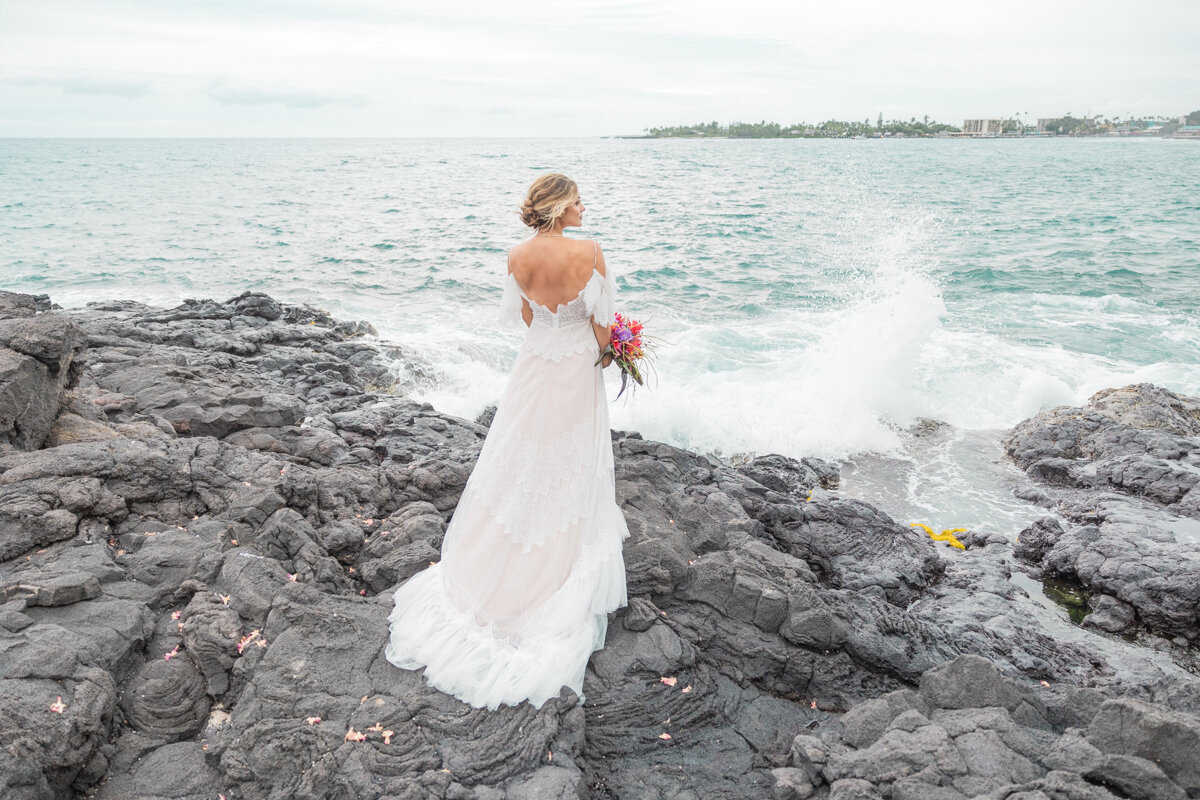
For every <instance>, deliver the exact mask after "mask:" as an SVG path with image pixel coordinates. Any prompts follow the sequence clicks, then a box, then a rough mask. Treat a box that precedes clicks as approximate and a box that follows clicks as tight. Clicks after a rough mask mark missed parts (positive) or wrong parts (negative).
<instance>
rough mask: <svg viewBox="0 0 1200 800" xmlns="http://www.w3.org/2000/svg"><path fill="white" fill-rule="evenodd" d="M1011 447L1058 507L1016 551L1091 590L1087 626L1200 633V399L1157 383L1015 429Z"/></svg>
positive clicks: (1191, 639)
mask: <svg viewBox="0 0 1200 800" xmlns="http://www.w3.org/2000/svg"><path fill="white" fill-rule="evenodd" d="M1006 447H1007V449H1008V453H1009V454H1010V455H1011V457H1012V458H1013V460H1014V461H1015V462H1016V463H1017V465H1018V466H1020V467H1021V468H1023V469H1025V470H1026V474H1027V475H1028V477H1029V478H1030V484H1031V485H1030V487H1029V488H1028V489H1027V491H1028V492H1029V494H1030V496H1031V497H1035V498H1036V499H1037V500H1038V502H1040V503H1041V504H1042V505H1045V506H1046V507H1047V508H1048V509H1050V510H1052V511H1054V512H1055V513H1056V514H1057V516H1058V517H1059V519H1055V518H1048V519H1046V520H1043V521H1042V522H1039V523H1037V524H1035V525H1034V526H1031V528H1030V529H1027V530H1026V531H1023V532H1022V533H1021V536H1020V544H1019V545H1018V547H1017V549H1016V551H1015V555H1016V556H1017V557H1018V558H1020V559H1022V560H1024V561H1025V562H1027V563H1029V564H1031V565H1033V566H1035V567H1036V568H1037V569H1038V570H1040V572H1041V573H1042V574H1044V575H1046V576H1048V577H1053V578H1061V579H1067V580H1069V581H1072V582H1075V583H1078V584H1079V585H1080V586H1081V587H1083V589H1085V590H1086V591H1087V592H1088V593H1090V594H1091V597H1090V599H1089V606H1090V609H1091V613H1090V614H1089V615H1088V617H1087V618H1085V624H1092V625H1095V626H1096V627H1099V628H1101V629H1103V630H1106V631H1109V632H1112V633H1134V632H1149V633H1151V634H1155V635H1158V636H1161V637H1164V638H1166V639H1172V640H1176V642H1177V643H1178V644H1180V645H1182V646H1185V647H1189V648H1194V646H1195V644H1196V642H1197V640H1198V639H1200V400H1196V399H1195V398H1190V397H1184V396H1181V395H1177V394H1174V393H1172V392H1169V391H1167V390H1165V389H1162V388H1160V387H1157V386H1152V385H1150V384H1137V385H1134V386H1127V387H1124V388H1122V389H1108V390H1105V391H1102V392H1098V393H1096V394H1095V395H1094V396H1093V397H1092V398H1091V399H1090V400H1089V401H1088V405H1087V406H1086V407H1084V408H1066V407H1063V408H1055V409H1051V410H1049V411H1043V412H1042V413H1040V414H1038V415H1037V416H1035V417H1033V418H1032V419H1029V420H1026V421H1025V422H1023V423H1021V424H1020V425H1018V426H1017V427H1016V428H1015V429H1014V430H1013V432H1012V434H1011V435H1010V436H1009V438H1008V441H1007V442H1006Z"/></svg>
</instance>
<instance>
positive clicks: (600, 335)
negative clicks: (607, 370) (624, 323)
mask: <svg viewBox="0 0 1200 800" xmlns="http://www.w3.org/2000/svg"><path fill="white" fill-rule="evenodd" d="M595 247H596V271H597V272H599V273H600V274H601V275H603V276H605V277H607V276H608V271H607V268H606V267H605V265H604V251H603V250H601V249H600V245H599V244H597V245H595ZM592 333H594V334H595V335H596V344H598V345H600V349H601V350H603V349H604V348H606V347H608V343H609V342H610V341H611V340H612V326H611V325H597V324H596V323H595V321H593V322H592ZM611 363H612V356H605V357H604V361H602V362H600V365H601V367H607V366H608V365H609V364H611Z"/></svg>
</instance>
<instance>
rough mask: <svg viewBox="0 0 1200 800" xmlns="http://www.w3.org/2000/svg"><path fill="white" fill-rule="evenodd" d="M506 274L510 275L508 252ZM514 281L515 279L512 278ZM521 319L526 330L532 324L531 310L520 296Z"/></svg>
mask: <svg viewBox="0 0 1200 800" xmlns="http://www.w3.org/2000/svg"><path fill="white" fill-rule="evenodd" d="M507 261H508V274H509V275H512V251H511V250H509V251H508V260H507ZM513 280H514V281H515V280H516V277H515V276H514V277H513ZM521 319H522V320H524V321H525V327H526V328H528V327H529V326H530V325H532V324H533V309H532V308H530V307H529V301H528V300H526V299H525V296H524V295H521Z"/></svg>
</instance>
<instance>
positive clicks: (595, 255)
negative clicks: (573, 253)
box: [592, 239, 600, 271]
mask: <svg viewBox="0 0 1200 800" xmlns="http://www.w3.org/2000/svg"><path fill="white" fill-rule="evenodd" d="M599 257H600V245H598V244H596V240H595V239H592V270H593V271H595V269H596V265H597V264H598V263H599V261H598V259H599Z"/></svg>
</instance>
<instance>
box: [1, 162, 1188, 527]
mask: <svg viewBox="0 0 1200 800" xmlns="http://www.w3.org/2000/svg"><path fill="white" fill-rule="evenodd" d="M547 170H558V171H563V172H566V173H568V174H570V175H572V176H573V177H575V178H576V179H577V181H578V182H579V184H580V187H581V190H582V193H583V199H584V202H585V203H586V205H587V207H588V211H587V213H586V214H585V227H584V228H582V229H580V231H579V235H582V236H589V237H595V238H596V239H598V240H599V241H600V242H601V244H602V245H603V246H604V248H605V252H606V253H607V257H608V261H609V264H610V266H611V268H612V269H613V270H614V271H615V273H616V275H617V281H618V287H619V289H620V292H621V305H622V306H624V307H625V308H626V309H627V310H628V311H629V312H631V313H632V314H634V315H635V316H637V317H639V318H641V319H643V320H644V321H646V322H647V324H648V326H649V327H650V328H651V329H652V330H654V331H656V332H658V333H659V334H660V336H661V338H662V339H663V342H662V344H661V346H660V348H659V359H658V385H657V387H656V388H654V389H653V390H652V391H648V392H646V391H643V392H639V393H638V394H637V395H635V396H634V397H633V399H632V400H630V401H629V402H627V403H626V402H625V401H624V400H622V401H621V402H620V403H618V404H617V405H615V406H614V409H613V424H614V426H615V427H619V428H633V429H639V430H641V431H643V433H645V434H646V435H647V436H652V437H655V438H660V439H664V440H667V441H671V442H674V443H677V444H681V445H685V446H689V447H693V448H699V449H702V450H712V451H718V452H721V453H724V454H735V453H742V452H761V451H775V452H783V453H787V454H791V455H806V454H808V455H821V456H825V457H831V458H836V459H848V461H847V467H848V469H847V476H848V484H849V486H848V491H854V490H856V489H857V490H858V491H861V492H864V493H867V492H875V493H876V494H883V495H886V496H888V497H893V498H894V503H893V505H892V508H893V509H894V510H896V511H897V513H900V512H901V511H903V512H904V513H905V514H908V515H912V514H916V513H918V512H920V513H927V514H928V515H931V518H932V517H936V516H938V515H939V514H940V515H943V516H946V517H947V520H946V521H947V523H948V524H960V523H961V522H962V521H963V519H962V518H963V517H964V516H965V517H967V518H968V519H967V521H971V520H977V521H978V523H979V524H984V523H985V522H986V519H987V518H988V516H989V515H995V514H998V513H1001V511H998V510H997V509H998V508H999V506H1005V508H1007V506H1006V505H1005V504H1006V503H1007V501H1002V500H1000V499H997V498H1000V497H1001V496H1002V495H1004V494H1005V492H1004V491H1000V490H996V491H994V492H992V494H990V495H988V497H980V498H975V499H971V498H970V497H969V495H970V494H971V492H972V491H975V490H974V489H972V488H971V487H972V486H975V485H977V484H979V483H980V482H981V481H983V480H984V477H985V473H989V472H990V471H995V470H996V469H1001V471H1002V468H999V467H996V465H995V464H994V463H993V461H994V456H995V452H994V450H995V442H996V441H997V437H998V434H996V433H995V431H997V430H999V429H1003V428H1007V427H1009V426H1011V425H1013V424H1014V423H1016V422H1018V421H1019V420H1021V419H1023V418H1024V417H1027V416H1029V415H1031V414H1033V413H1035V412H1036V411H1037V410H1039V409H1040V408H1043V407H1047V406H1052V405H1058V404H1062V403H1077V402H1083V401H1085V400H1086V399H1087V397H1088V396H1089V395H1090V394H1091V393H1092V392H1094V391H1096V390H1098V389H1101V388H1104V387H1106V386H1113V385H1122V384H1125V383H1129V382H1133V381H1141V380H1146V381H1153V382H1155V383H1159V384H1162V385H1164V386H1167V387H1169V388H1171V389H1174V390H1177V391H1182V392H1187V393H1190V394H1200V318H1198V316H1197V304H1196V298H1197V296H1200V145H1197V144H1196V143H1194V142H1179V141H1169V140H1157V139H1151V140H1100V139H1091V140H1068V139H1053V140H1038V141H1023V140H985V141H950V140H909V141H901V140H897V141H889V140H866V141H829V140H815V141H803V140H790V141H770V140H750V141H734V140H711V141H692V140H674V141H670V140H664V141H653V140H618V139H584V140H561V139H559V140H521V139H514V140H151V141H137V140H0V279H2V280H0V283H2V285H3V286H4V288H7V289H11V290H16V291H26V292H38V293H43V292H44V293H48V294H49V295H50V296H51V297H52V298H53V299H54V300H55V301H57V302H58V303H60V304H62V305H64V306H79V305H82V304H84V303H86V302H88V301H90V300H97V299H105V298H135V299H140V300H144V301H147V302H151V303H159V304H174V303H177V302H178V301H180V300H181V299H183V298H185V297H215V298H219V299H223V298H226V297H229V296H232V295H235V294H237V293H240V292H241V291H243V290H245V289H257V290H261V291H266V292H269V293H270V294H272V295H274V296H276V297H279V298H281V299H285V300H288V301H292V302H308V303H313V304H315V305H318V306H321V307H323V308H326V309H328V310H330V311H332V312H333V313H335V314H337V315H339V316H343V317H353V318H363V319H367V320H370V321H371V322H373V323H374V324H375V325H376V327H377V328H378V329H379V330H380V332H381V334H383V335H384V336H386V337H387V338H390V339H394V340H397V341H400V342H404V343H407V344H409V345H411V346H412V347H413V348H414V349H415V351H416V352H417V353H418V354H420V355H421V356H422V357H423V358H424V359H426V360H427V361H428V362H429V364H430V365H431V369H429V370H426V371H410V372H407V373H406V375H405V377H406V381H407V382H408V385H409V388H410V389H411V390H412V391H413V392H414V393H415V394H417V395H418V396H420V397H422V398H424V399H428V400H430V401H431V402H433V403H434V404H435V405H436V406H438V407H439V408H441V409H443V410H445V411H448V412H451V413H456V414H461V415H464V416H474V415H475V414H476V413H477V412H478V411H479V410H480V409H482V408H483V407H484V406H485V405H487V404H489V403H491V402H494V401H495V400H496V398H497V397H498V395H499V393H500V390H501V388H502V386H503V379H504V374H505V372H506V370H507V368H508V365H509V363H510V362H511V359H512V357H513V355H514V354H515V352H516V347H517V344H518V341H517V339H516V338H514V337H513V336H511V335H509V334H503V333H500V332H498V331H497V330H496V329H495V326H494V324H493V320H494V306H495V305H496V303H497V301H498V299H499V292H500V290H499V286H500V277H501V275H502V273H503V270H504V252H505V250H506V248H507V247H508V246H509V245H510V244H511V243H513V242H515V241H517V240H519V239H520V238H522V237H523V236H525V235H526V231H525V229H524V228H522V226H521V225H520V223H519V222H518V221H517V218H516V215H515V208H516V206H517V204H518V203H519V202H520V200H521V197H522V193H523V189H524V187H525V186H526V185H527V184H528V183H529V182H530V181H531V180H532V179H533V178H534V177H535V176H536V175H537V174H539V173H540V172H543V171H547ZM398 369H401V367H400V366H399V365H398ZM430 374H431V375H432V377H430ZM920 418H932V419H937V420H941V421H944V422H946V423H949V424H950V425H951V426H952V428H948V429H946V430H949V431H952V432H953V433H952V434H949V435H947V437H946V438H944V439H943V438H937V439H936V446H934V445H933V444H931V440H930V439H929V438H928V437H926V438H920V437H918V438H916V439H914V437H912V436H910V435H909V434H908V433H906V429H907V428H908V427H909V426H911V425H912V424H913V423H914V422H915V421H916V420H918V419H920ZM863 454H872V455H869V456H866V455H863ZM993 477H995V476H993ZM990 479H991V478H989V480H990ZM996 480H997V481H998V483H996V485H997V486H1000V487H1001V489H1003V483H1004V478H1003V476H1001V477H1000V478H997V479H996ZM1010 510H1011V509H1010ZM1004 513H1008V512H1007V511H1005V512H1004ZM1013 513H1015V512H1013ZM951 516H953V517H954V519H949V517H951Z"/></svg>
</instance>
